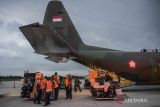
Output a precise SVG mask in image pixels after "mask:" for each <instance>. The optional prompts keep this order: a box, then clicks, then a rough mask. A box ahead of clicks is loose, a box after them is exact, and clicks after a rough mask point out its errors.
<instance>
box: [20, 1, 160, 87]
mask: <svg viewBox="0 0 160 107" xmlns="http://www.w3.org/2000/svg"><path fill="white" fill-rule="evenodd" d="M20 30H21V31H22V33H23V34H24V36H25V37H26V39H27V40H28V41H29V43H30V44H31V46H32V47H33V49H34V50H35V53H37V54H41V55H45V56H46V59H48V60H51V61H53V62H56V63H66V62H68V61H69V60H72V61H75V62H77V63H80V64H83V65H85V66H87V67H90V68H92V69H96V68H101V69H103V70H107V71H113V72H115V73H116V74H117V75H119V76H121V77H124V78H126V79H129V80H132V81H135V82H137V83H147V84H160V53H159V52H126V51H121V50H114V49H108V48H101V47H95V46H89V45H86V44H85V43H84V42H83V41H82V40H81V38H80V36H79V34H78V32H77V30H76V28H75V26H74V25H73V23H72V21H71V19H70V17H69V15H68V13H67V11H66V10H65V8H64V6H63V3H62V2H61V1H57V0H56V1H50V2H49V3H48V6H47V9H46V13H45V16H44V21H43V24H39V23H38V22H36V23H33V24H29V25H25V26H21V27H20Z"/></svg>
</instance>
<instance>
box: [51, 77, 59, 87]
mask: <svg viewBox="0 0 160 107" xmlns="http://www.w3.org/2000/svg"><path fill="white" fill-rule="evenodd" d="M53 78H54V88H57V87H58V86H59V80H60V79H59V76H58V75H54V77H53Z"/></svg>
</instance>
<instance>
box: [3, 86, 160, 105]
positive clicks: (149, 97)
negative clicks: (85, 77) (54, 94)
mask: <svg viewBox="0 0 160 107" xmlns="http://www.w3.org/2000/svg"><path fill="white" fill-rule="evenodd" d="M134 87H135V86H134ZM150 87H151V86H150ZM143 88H145V87H143ZM19 93H20V89H17V91H14V92H12V93H8V94H7V95H5V96H3V97H2V98H0V107H43V104H44V102H42V104H41V105H37V104H34V103H33V101H30V100H27V99H24V98H21V97H19V96H20V94H19ZM124 93H125V94H127V95H128V97H129V99H145V100H146V101H145V102H134V101H133V102H124V101H123V102H118V101H116V100H95V99H94V98H93V97H92V96H91V94H90V91H89V90H88V89H83V91H82V92H77V93H75V92H73V99H72V100H65V91H64V90H60V95H59V99H58V100H57V101H51V105H49V107H160V91H140V92H139V91H138V92H137V91H133V92H132V91H126V92H124Z"/></svg>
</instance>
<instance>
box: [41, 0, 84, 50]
mask: <svg viewBox="0 0 160 107" xmlns="http://www.w3.org/2000/svg"><path fill="white" fill-rule="evenodd" d="M43 24H44V25H49V26H50V28H52V29H54V30H55V31H56V32H57V33H58V34H59V35H60V36H61V38H62V39H63V40H64V41H65V42H66V43H67V45H68V46H69V47H70V48H72V50H78V48H79V46H80V45H83V42H82V40H81V38H80V36H79V34H78V32H77V30H76V28H75V26H74V25H73V23H72V21H71V19H70V17H69V15H68V13H67V11H66V10H65V8H64V6H63V4H62V2H61V1H50V2H49V3H48V6H47V9H46V13H45V17H44V21H43Z"/></svg>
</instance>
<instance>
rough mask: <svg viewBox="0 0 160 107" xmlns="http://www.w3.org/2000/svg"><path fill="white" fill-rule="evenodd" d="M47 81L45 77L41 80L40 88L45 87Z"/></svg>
mask: <svg viewBox="0 0 160 107" xmlns="http://www.w3.org/2000/svg"><path fill="white" fill-rule="evenodd" d="M46 83H47V81H46V80H45V79H43V80H41V82H40V89H43V88H44V86H45V84H46Z"/></svg>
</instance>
